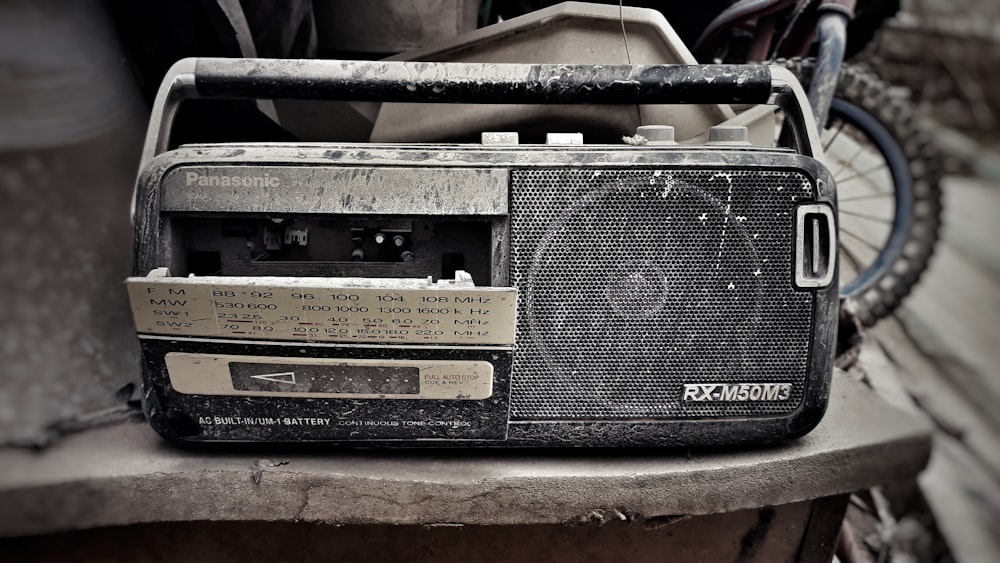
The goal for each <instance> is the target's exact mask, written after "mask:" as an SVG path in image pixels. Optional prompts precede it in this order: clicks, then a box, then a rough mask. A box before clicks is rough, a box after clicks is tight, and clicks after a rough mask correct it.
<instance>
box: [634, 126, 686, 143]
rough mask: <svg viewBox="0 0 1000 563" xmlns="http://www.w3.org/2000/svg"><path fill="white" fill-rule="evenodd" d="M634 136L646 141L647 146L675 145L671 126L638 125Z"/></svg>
mask: <svg viewBox="0 0 1000 563" xmlns="http://www.w3.org/2000/svg"><path fill="white" fill-rule="evenodd" d="M635 134H636V136H638V137H642V138H644V139H646V144H648V145H676V144H677V142H676V141H674V128H673V126H672V125H640V126H639V127H638V128H637V129H636V130H635Z"/></svg>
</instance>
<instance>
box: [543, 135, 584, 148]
mask: <svg viewBox="0 0 1000 563" xmlns="http://www.w3.org/2000/svg"><path fill="white" fill-rule="evenodd" d="M545 144H546V145H582V144H583V133H546V134H545Z"/></svg>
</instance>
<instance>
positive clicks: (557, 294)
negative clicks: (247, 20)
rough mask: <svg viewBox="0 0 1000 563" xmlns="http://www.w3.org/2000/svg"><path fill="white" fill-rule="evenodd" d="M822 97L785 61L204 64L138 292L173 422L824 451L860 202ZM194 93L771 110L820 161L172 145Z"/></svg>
mask: <svg viewBox="0 0 1000 563" xmlns="http://www.w3.org/2000/svg"><path fill="white" fill-rule="evenodd" d="M803 96H804V95H803V93H802V90H801V88H800V87H799V86H798V84H797V82H795V80H794V79H793V78H791V75H789V74H788V73H787V71H784V70H781V69H777V68H771V67H768V66H763V65H757V66H723V65H715V66H712V65H709V66H673V65H666V66H611V67H609V66H603V67H596V66H566V65H496V64H490V65H486V64H482V65H479V64H458V63H403V62H339V61H279V60H240V59H232V60H222V59H188V60H184V61H181V62H179V63H178V64H177V65H175V67H174V68H173V69H172V70H171V73H170V74H169V75H168V76H167V79H166V80H165V82H164V85H163V86H162V87H161V90H160V94H159V96H158V99H157V102H156V104H155V106H154V112H153V120H152V122H151V125H150V133H149V136H148V138H147V144H146V150H145V154H144V159H143V164H142V168H141V170H140V175H139V180H138V184H137V188H136V201H135V209H134V214H135V215H134V219H135V233H136V234H135V275H134V277H131V278H129V279H128V281H127V290H128V295H129V298H130V301H131V305H132V310H133V314H134V319H135V325H136V331H137V333H138V340H139V344H140V350H141V370H142V385H143V404H144V408H145V411H146V414H147V417H148V418H149V420H150V422H151V423H152V425H153V426H154V428H155V429H156V430H157V431H158V432H159V433H160V434H162V435H163V436H165V437H167V438H171V439H175V440H183V441H272V442H300V441H322V442H330V443H340V444H346V445H350V444H359V445H367V446H371V445H407V446H415V445H440V446H446V445H450V446H461V445H465V446H625V445H637V446H681V445H684V446H691V445H704V444H722V443H750V442H770V441H777V440H784V439H789V438H792V437H796V436H799V435H802V434H804V433H805V432H808V431H809V430H810V429H811V428H812V427H813V426H815V425H816V423H817V422H818V421H819V419H820V417H821V416H822V414H823V412H824V410H825V408H826V401H827V396H828V390H829V378H830V371H831V363H832V352H833V340H834V336H835V326H836V307H837V282H836V279H837V262H836V256H837V252H836V250H837V241H836V234H837V226H836V215H835V213H836V212H835V196H834V186H833V183H832V181H831V179H830V176H829V173H828V172H827V171H826V169H825V168H824V167H823V166H822V165H821V164H820V163H819V162H818V161H817V160H816V158H817V157H818V156H819V155H817V154H815V152H814V151H817V150H819V148H818V147H819V145H818V143H817V141H816V131H815V125H813V124H811V123H810V121H811V117H810V114H809V112H808V110H804V109H803V101H802V100H803ZM194 97H210V98H237V97H242V98H281V97H283V98H323V99H337V100H370V101H381V102H410V101H420V102H437V101H441V102H461V103H500V102H502V103H510V104H520V103H533V104H540V103H595V104H597V103H599V104H609V103H627V104H637V103H645V104H649V103H670V104H680V103H735V102H739V103H771V104H775V105H778V106H779V107H780V108H781V109H782V111H783V112H784V116H785V120H786V122H787V123H789V126H790V128H791V137H793V143H792V144H793V145H794V146H796V147H797V149H796V150H791V149H780V148H762V147H755V146H751V145H750V144H749V143H746V142H744V140H743V139H741V138H740V136H739V134H738V131H737V132H736V134H735V135H734V134H733V130H732V129H725V128H720V129H717V130H713V131H712V132H711V133H710V137H709V141H708V142H706V143H703V144H700V145H677V144H676V143H671V142H664V141H658V140H657V138H656V136H655V135H654V134H650V136H649V138H648V139H644V140H645V141H646V142H642V141H643V139H640V140H639V142H638V143H637V144H634V145H626V144H623V145H620V146H611V145H582V144H567V145H519V144H513V143H511V144H508V143H510V142H511V141H513V139H512V138H511V137H510V136H508V135H502V134H497V135H484V142H483V143H481V144H457V145H447V144H316V143H271V144H253V143H250V144H240V143H226V144H211V145H183V146H180V147H178V148H173V149H170V150H167V149H168V143H169V137H170V125H171V123H172V121H173V115H174V112H175V110H176V108H177V105H178V104H179V103H180V101H181V100H183V99H186V98H194ZM645 131H650V132H653V133H655V132H656V131H657V130H656V129H646V130H645ZM640 133H642V132H640Z"/></svg>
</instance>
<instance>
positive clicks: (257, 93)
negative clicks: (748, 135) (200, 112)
mask: <svg viewBox="0 0 1000 563" xmlns="http://www.w3.org/2000/svg"><path fill="white" fill-rule="evenodd" d="M194 79H195V83H194V86H195V90H196V91H197V94H198V95H199V96H201V97H210V98H218V97H224V98H307V99H325V100H351V101H377V102H438V103H475V104H694V103H698V104H729V103H747V104H761V103H767V101H768V98H769V96H770V94H771V71H770V68H769V67H767V66H765V65H656V66H630V65H552V64H545V65H527V64H495V63H427V62H402V61H391V62H387V61H326V60H286V59H199V60H198V61H197V63H196V65H195V71H194Z"/></svg>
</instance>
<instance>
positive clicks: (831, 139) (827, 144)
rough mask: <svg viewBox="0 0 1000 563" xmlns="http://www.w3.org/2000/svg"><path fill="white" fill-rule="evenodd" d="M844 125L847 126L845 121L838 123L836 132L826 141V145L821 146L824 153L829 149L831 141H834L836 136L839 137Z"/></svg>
mask: <svg viewBox="0 0 1000 563" xmlns="http://www.w3.org/2000/svg"><path fill="white" fill-rule="evenodd" d="M846 124H847V122H846V121H841V122H840V123H838V124H837V130H836V131H834V132H833V135H832V136H831V137H830V138H829V139H827V141H826V144H825V145H823V152H826V150H827V149H829V148H830V145H832V144H833V141H834V139H836V138H837V135H840V132H841V131H843V130H844V125H846ZM828 131H829V129H828Z"/></svg>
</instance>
